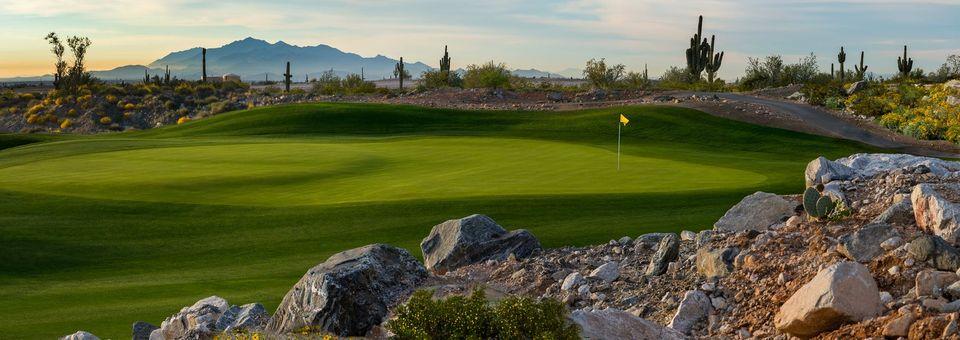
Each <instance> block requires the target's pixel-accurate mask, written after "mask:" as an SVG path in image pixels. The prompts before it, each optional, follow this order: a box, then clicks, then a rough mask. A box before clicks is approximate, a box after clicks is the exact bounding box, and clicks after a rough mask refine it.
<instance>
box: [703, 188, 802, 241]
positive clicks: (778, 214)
mask: <svg viewBox="0 0 960 340" xmlns="http://www.w3.org/2000/svg"><path fill="white" fill-rule="evenodd" d="M796 206H797V205H796V204H794V203H790V202H789V201H787V200H785V199H783V197H780V196H778V195H775V194H771V193H766V192H760V191H758V192H756V193H754V194H752V195H750V196H747V197H744V198H743V199H742V200H741V201H740V203H737V205H735V206H733V207H732V208H730V210H727V212H726V213H725V214H723V217H721V218H720V220H718V221H717V223H715V224H714V225H713V227H714V228H715V229H716V230H719V231H732V232H737V231H743V230H756V231H761V230H766V229H767V227H769V226H771V225H773V224H774V223H777V222H780V221H782V220H785V219H787V217H790V216H791V215H793V211H794V208H796Z"/></svg>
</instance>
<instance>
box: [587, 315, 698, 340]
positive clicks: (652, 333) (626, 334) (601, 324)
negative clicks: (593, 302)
mask: <svg viewBox="0 0 960 340" xmlns="http://www.w3.org/2000/svg"><path fill="white" fill-rule="evenodd" d="M570 321H572V322H573V323H575V324H577V326H579V327H580V337H581V338H584V339H663V340H679V339H683V338H684V336H683V334H681V333H680V332H677V331H675V330H673V329H670V328H667V327H663V326H660V325H659V324H657V323H656V322H653V321H648V320H644V319H641V318H639V317H637V316H634V315H632V314H630V313H627V312H624V311H620V310H617V309H613V308H607V309H604V310H600V311H594V310H590V311H586V310H577V311H574V312H573V313H571V314H570Z"/></svg>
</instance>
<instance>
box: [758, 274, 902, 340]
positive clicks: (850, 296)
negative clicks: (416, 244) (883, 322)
mask: <svg viewBox="0 0 960 340" xmlns="http://www.w3.org/2000/svg"><path fill="white" fill-rule="evenodd" d="M882 310H883V308H882V306H881V305H880V292H879V290H878V289H877V282H876V281H875V280H874V279H873V276H871V275H870V270H869V269H867V268H866V267H864V266H863V265H862V264H859V263H856V262H851V261H844V262H840V263H837V264H834V265H832V266H830V267H827V268H825V269H823V270H821V271H820V272H818V273H817V275H816V276H814V278H813V279H812V280H810V281H809V282H807V283H806V284H804V285H803V286H802V287H800V289H799V290H797V291H796V292H795V293H794V294H793V296H791V297H790V299H788V300H787V302H785V303H784V304H783V306H781V307H780V310H779V311H778V312H777V315H776V317H775V319H774V325H775V326H776V328H777V329H778V330H780V331H782V332H785V333H788V334H790V335H793V336H797V337H812V336H814V335H817V334H819V333H821V332H824V331H829V330H832V329H836V328H837V327H839V326H840V325H841V324H843V323H844V322H847V321H861V320H865V319H868V318H872V317H875V316H877V315H879V314H880V313H881V311H882Z"/></svg>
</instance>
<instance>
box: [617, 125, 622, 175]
mask: <svg viewBox="0 0 960 340" xmlns="http://www.w3.org/2000/svg"><path fill="white" fill-rule="evenodd" d="M620 125H621V124H620V122H617V171H620V128H621V126H620Z"/></svg>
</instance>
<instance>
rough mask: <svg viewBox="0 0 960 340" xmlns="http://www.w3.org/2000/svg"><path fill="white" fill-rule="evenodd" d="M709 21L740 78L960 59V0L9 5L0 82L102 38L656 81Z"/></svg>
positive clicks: (140, 47) (54, 0) (138, 54)
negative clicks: (751, 64)
mask: <svg viewBox="0 0 960 340" xmlns="http://www.w3.org/2000/svg"><path fill="white" fill-rule="evenodd" d="M701 14H702V15H704V17H705V19H704V31H705V32H704V33H706V34H710V35H716V36H717V49H718V50H722V51H725V58H724V63H723V66H722V67H721V70H720V76H721V77H723V78H725V79H728V80H734V79H735V78H736V77H737V76H739V75H741V74H743V70H744V67H745V66H746V59H747V57H762V56H766V55H770V54H779V55H782V56H783V57H784V60H785V61H787V62H794V61H796V60H798V59H799V58H800V57H802V56H805V55H808V54H810V53H814V54H816V55H817V57H818V60H819V63H820V66H821V69H824V70H826V69H829V68H830V63H831V62H836V55H837V52H838V51H839V48H840V46H845V47H846V51H847V55H848V56H847V63H848V64H849V65H851V66H848V67H852V63H853V62H854V60H855V59H857V60H858V59H859V52H860V51H861V50H863V51H866V58H865V63H866V64H867V65H869V67H870V68H869V70H870V71H874V72H877V73H881V74H885V73H893V72H895V71H896V57H897V56H898V55H900V54H902V52H903V51H902V49H903V45H904V44H907V45H909V46H910V55H911V57H913V58H914V59H915V63H914V64H915V67H920V68H923V69H925V70H926V71H928V72H929V71H932V70H934V69H936V68H937V67H938V66H939V65H940V64H942V63H943V62H944V60H945V59H946V57H947V56H948V55H950V54H960V19H958V18H960V0H902V1H891V0H846V1H822V0H779V1H777V0H688V1H650V0H557V1H546V0H523V1H518V0H487V1H480V0H473V1H459V0H446V1H434V0H416V1H415V0H393V1H391V0H320V1H316V0H314V1H300V0H291V1H283V2H282V3H279V2H277V1H204V0H166V1H152V0H86V1H79V0H0V32H2V34H0V77H11V76H35V75H41V74H49V73H51V69H52V64H53V61H52V55H51V53H50V52H49V46H48V45H47V44H46V42H45V41H44V40H43V37H44V36H45V35H46V34H47V33H48V32H51V31H56V32H57V33H59V34H60V35H61V36H71V35H81V36H87V37H89V38H90V39H92V40H93V46H91V48H90V51H89V54H88V58H87V60H88V65H89V67H90V68H91V69H93V70H104V69H111V68H114V67H117V66H123V65H130V64H141V65H145V64H148V63H150V62H152V61H154V60H156V59H159V58H161V57H163V56H164V55H166V54H167V53H169V52H173V51H180V50H185V49H189V48H192V47H198V46H203V47H219V46H221V45H224V44H227V43H229V42H231V41H234V40H240V39H243V38H246V37H254V38H259V39H264V40H267V41H270V42H275V41H278V40H283V41H285V42H287V43H290V44H295V45H300V46H306V45H317V44H327V45H330V46H333V47H336V48H339V49H341V50H344V51H347V52H354V53H357V54H360V55H362V56H367V57H370V56H375V55H377V54H382V55H386V56H388V57H392V58H399V57H401V56H402V57H404V59H405V60H408V61H423V62H425V63H427V64H428V65H432V66H434V67H437V66H438V63H439V62H438V60H439V57H440V56H441V55H442V52H443V45H449V46H450V55H451V57H452V58H453V64H454V68H458V67H464V66H466V65H468V64H475V63H482V62H485V61H489V60H494V61H497V62H503V63H506V64H507V65H508V67H510V68H520V69H528V68H536V69H540V70H548V71H554V72H557V71H561V70H564V69H567V68H583V65H584V64H585V62H586V60H588V59H591V58H606V59H607V61H608V62H612V63H621V64H624V65H626V67H627V69H628V70H642V69H643V67H644V64H647V65H648V67H649V69H650V74H651V76H652V77H656V76H657V75H659V74H661V73H662V72H663V71H664V70H665V69H667V68H668V67H670V66H681V65H683V64H684V63H685V57H684V50H685V49H686V48H687V47H688V45H689V39H690V37H691V36H692V35H693V34H694V33H695V32H696V26H697V16H698V15H701Z"/></svg>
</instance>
